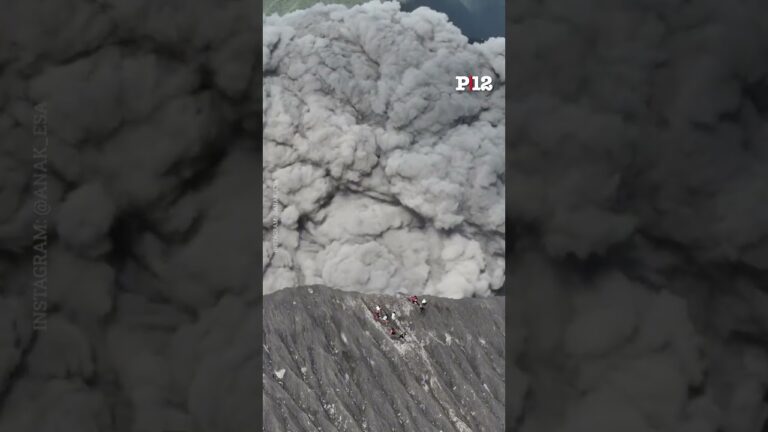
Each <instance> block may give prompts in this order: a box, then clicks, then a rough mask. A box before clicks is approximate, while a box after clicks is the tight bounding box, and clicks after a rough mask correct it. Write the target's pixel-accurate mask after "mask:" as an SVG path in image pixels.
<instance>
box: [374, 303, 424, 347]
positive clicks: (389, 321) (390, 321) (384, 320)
mask: <svg viewBox="0 0 768 432" xmlns="http://www.w3.org/2000/svg"><path fill="white" fill-rule="evenodd" d="M407 299H408V301H409V302H411V303H412V304H414V305H416V306H418V307H419V310H420V311H422V312H423V311H424V308H425V307H426V305H427V300H426V299H421V301H419V298H418V297H416V296H415V295H412V296H410V297H407ZM371 312H373V318H374V319H375V320H376V321H378V322H379V323H381V325H383V326H385V327H388V333H389V336H390V337H393V338H398V339H405V331H399V330H398V329H397V327H396V325H395V319H396V318H397V316H396V314H395V312H390V313H389V315H388V314H387V312H386V311H385V310H384V309H382V308H381V306H379V305H376V307H375V309H374V310H372V311H371Z"/></svg>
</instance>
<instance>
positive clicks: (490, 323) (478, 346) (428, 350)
mask: <svg viewBox="0 0 768 432" xmlns="http://www.w3.org/2000/svg"><path fill="white" fill-rule="evenodd" d="M427 299H428V301H429V303H428V305H427V308H426V309H425V311H424V312H420V311H419V309H418V307H416V306H414V305H413V304H411V303H409V302H408V301H407V300H406V297H405V296H404V295H403V296H400V297H393V296H383V295H365V294H358V293H353V292H343V291H337V290H334V289H331V288H328V287H324V286H307V287H299V288H289V289H284V290H281V291H278V292H275V293H272V294H269V295H267V296H265V297H264V372H263V373H264V375H263V381H264V430H267V431H271V432H279V431H290V432H300V431H320V430H322V431H336V430H338V431H375V432H381V431H443V432H449V431H457V432H468V431H500V430H503V424H504V400H505V394H504V393H505V391H504V378H505V377H504V298H503V297H489V298H468V299H462V300H450V299H443V298H432V297H427ZM376 305H381V306H382V307H384V308H386V309H387V310H388V311H390V312H395V315H396V319H395V324H396V325H397V326H398V327H399V328H400V329H402V330H404V331H405V332H406V336H405V339H404V340H403V339H398V338H392V337H390V336H389V334H388V333H387V329H386V328H385V327H384V326H383V325H381V324H380V323H379V322H377V321H376V320H374V317H373V314H372V313H371V312H370V309H369V308H374V307H375V306H376Z"/></svg>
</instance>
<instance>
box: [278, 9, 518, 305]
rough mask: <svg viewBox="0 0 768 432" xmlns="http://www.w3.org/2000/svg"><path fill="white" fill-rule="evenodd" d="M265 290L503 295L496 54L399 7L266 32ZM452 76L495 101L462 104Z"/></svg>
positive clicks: (495, 43) (476, 96)
mask: <svg viewBox="0 0 768 432" xmlns="http://www.w3.org/2000/svg"><path fill="white" fill-rule="evenodd" d="M264 73H265V80H264V186H263V211H264V214H263V226H264V255H263V257H264V258H263V259H264V263H263V266H264V292H265V293H269V292H272V291H274V290H277V289H281V288H284V287H288V286H295V285H297V284H324V285H328V286H332V287H336V288H340V289H345V290H353V291H362V292H382V293H384V292H388V293H393V292H396V291H401V290H402V291H410V292H416V293H422V292H424V293H430V294H436V295H440V296H445V297H455V298H460V297H466V296H470V295H475V294H478V295H487V294H489V293H490V292H491V291H492V290H497V289H499V288H500V287H501V286H502V284H503V281H504V238H503V236H504V177H503V174H504V162H503V161H504V110H503V107H504V40H503V39H491V40H489V41H487V42H485V43H483V44H475V45H472V44H469V43H468V42H467V38H466V37H464V36H463V35H462V34H461V33H460V31H459V30H458V29H457V28H456V27H454V26H453V25H452V24H450V23H449V22H448V21H447V18H446V17H445V15H442V14H439V13H436V12H435V11H432V10H429V9H426V8H422V9H418V10H416V11H414V12H413V13H403V12H400V10H399V5H398V4H397V3H384V4H379V3H369V4H366V5H363V6H360V7H354V8H351V9H347V8H344V7H342V6H322V5H321V6H315V7H313V8H310V9H307V10H304V11H299V12H296V13H292V14H289V15H286V16H284V17H279V16H270V17H267V18H265V21H264ZM456 75H488V76H491V77H493V80H494V90H493V91H492V92H489V93H488V94H484V93H482V92H474V93H458V92H456V91H455V87H456V80H455V76H456Z"/></svg>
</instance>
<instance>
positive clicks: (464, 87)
mask: <svg viewBox="0 0 768 432" xmlns="http://www.w3.org/2000/svg"><path fill="white" fill-rule="evenodd" d="M470 84H471V86H470ZM491 90H493V78H491V77H489V76H487V75H486V76H472V75H469V76H457V77H456V91H460V92H463V91H468V92H473V91H491Z"/></svg>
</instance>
